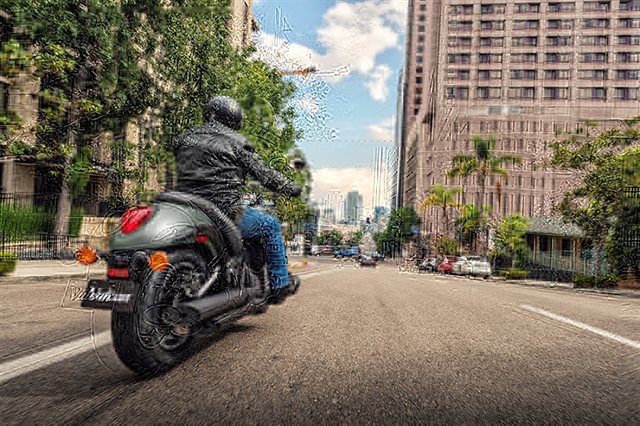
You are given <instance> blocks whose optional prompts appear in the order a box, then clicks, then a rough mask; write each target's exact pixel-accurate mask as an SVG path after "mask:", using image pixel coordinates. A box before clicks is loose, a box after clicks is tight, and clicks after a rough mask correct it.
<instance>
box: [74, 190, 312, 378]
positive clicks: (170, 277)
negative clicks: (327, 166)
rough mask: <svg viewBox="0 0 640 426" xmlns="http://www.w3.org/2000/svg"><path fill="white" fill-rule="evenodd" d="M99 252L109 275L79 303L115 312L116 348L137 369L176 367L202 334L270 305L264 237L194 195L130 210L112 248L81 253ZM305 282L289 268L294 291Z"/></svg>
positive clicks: (83, 258)
mask: <svg viewBox="0 0 640 426" xmlns="http://www.w3.org/2000/svg"><path fill="white" fill-rule="evenodd" d="M99 258H100V259H103V260H106V263H107V279H106V280H95V279H90V280H89V281H88V283H87V287H86V291H85V292H84V293H83V294H82V295H81V297H80V305H81V306H82V307H84V308H91V309H109V310H111V331H112V339H113V346H114V349H115V351H116V353H117V355H118V357H119V359H120V360H121V361H122V362H123V363H124V364H125V365H126V366H127V367H128V368H129V369H131V370H133V371H134V372H136V373H138V374H143V375H148V374H157V373H160V372H162V371H166V370H168V369H170V368H172V367H173V366H175V365H176V364H178V363H179V362H181V361H182V360H183V359H184V358H185V357H186V356H187V355H188V354H189V348H190V346H191V344H192V342H193V339H194V336H195V335H196V334H198V333H200V332H201V331H205V330H207V329H212V328H215V327H217V326H219V325H221V324H223V323H226V322H229V321H234V320H237V319H239V318H241V317H243V316H245V315H258V314H261V313H264V312H266V310H267V307H268V298H269V297H270V293H271V290H270V286H269V284H268V277H267V273H266V258H265V255H264V247H263V245H262V241H261V240H259V239H254V240H245V241H242V239H241V238H240V236H239V232H238V231H237V228H235V225H234V224H233V222H231V220H230V219H229V218H227V217H226V216H225V215H224V214H223V213H222V212H220V211H219V210H218V209H217V207H215V205H213V204H212V203H210V202H209V201H207V200H204V199H201V198H199V197H196V196H194V195H191V194H183V193H177V192H166V193H163V194H160V195H159V196H158V197H157V198H156V200H155V201H154V203H153V204H151V205H140V206H137V207H134V208H132V209H130V210H127V211H126V212H125V213H124V215H123V216H122V217H121V219H120V226H119V228H118V229H117V230H116V231H115V232H114V234H113V235H112V237H111V239H110V242H109V251H108V252H106V253H98V252H96V250H94V249H92V248H90V247H88V246H85V247H83V248H82V249H80V250H79V251H78V252H77V259H78V261H79V262H81V263H82V264H85V265H90V264H92V263H95V262H96V261H97V260H98V259H99ZM299 287H300V279H299V278H298V277H296V276H294V275H292V274H291V273H290V274H289V285H288V288H287V293H288V294H293V293H296V292H297V291H298V289H299Z"/></svg>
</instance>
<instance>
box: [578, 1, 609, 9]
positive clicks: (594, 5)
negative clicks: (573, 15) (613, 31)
mask: <svg viewBox="0 0 640 426" xmlns="http://www.w3.org/2000/svg"><path fill="white" fill-rule="evenodd" d="M610 9H611V1H586V2H584V7H583V9H582V10H584V11H585V12H608V11H609V10H610Z"/></svg>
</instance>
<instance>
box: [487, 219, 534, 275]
mask: <svg viewBox="0 0 640 426" xmlns="http://www.w3.org/2000/svg"><path fill="white" fill-rule="evenodd" d="M528 222H529V219H527V218H526V217H524V216H522V215H520V214H519V213H517V214H513V215H509V216H506V217H505V218H504V219H503V220H502V222H500V223H498V225H497V227H496V235H495V238H496V240H495V243H496V248H497V249H498V251H501V252H504V253H506V254H508V255H509V256H510V257H511V269H513V268H515V266H516V258H517V255H518V253H521V252H522V251H523V250H525V249H526V244H525V241H524V234H525V231H526V230H527V224H528Z"/></svg>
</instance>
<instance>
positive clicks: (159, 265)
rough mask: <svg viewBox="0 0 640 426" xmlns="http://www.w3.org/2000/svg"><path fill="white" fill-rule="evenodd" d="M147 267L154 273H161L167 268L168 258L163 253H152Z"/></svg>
mask: <svg viewBox="0 0 640 426" xmlns="http://www.w3.org/2000/svg"><path fill="white" fill-rule="evenodd" d="M149 266H151V269H153V270H154V271H162V270H163V269H165V268H166V267H167V266H169V256H167V253H165V252H163V251H156V252H153V253H151V256H150V257H149Z"/></svg>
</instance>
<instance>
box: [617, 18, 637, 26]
mask: <svg viewBox="0 0 640 426" xmlns="http://www.w3.org/2000/svg"><path fill="white" fill-rule="evenodd" d="M618 28H640V18H620V19H618Z"/></svg>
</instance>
